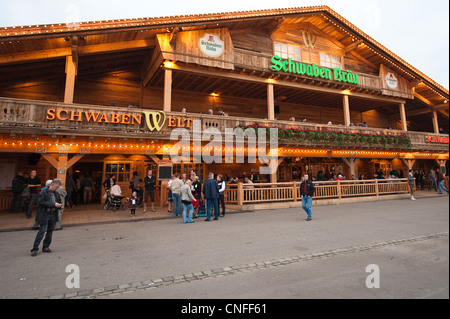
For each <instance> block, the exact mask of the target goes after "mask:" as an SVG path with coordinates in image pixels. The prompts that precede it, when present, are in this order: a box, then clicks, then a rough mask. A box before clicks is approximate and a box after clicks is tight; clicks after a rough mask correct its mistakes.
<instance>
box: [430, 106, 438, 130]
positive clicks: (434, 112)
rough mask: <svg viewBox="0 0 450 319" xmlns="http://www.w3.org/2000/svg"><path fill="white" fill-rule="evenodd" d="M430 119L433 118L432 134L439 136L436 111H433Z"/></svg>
mask: <svg viewBox="0 0 450 319" xmlns="http://www.w3.org/2000/svg"><path fill="white" fill-rule="evenodd" d="M432 117H433V129H434V133H436V134H439V122H438V115H437V111H436V110H433V112H432Z"/></svg>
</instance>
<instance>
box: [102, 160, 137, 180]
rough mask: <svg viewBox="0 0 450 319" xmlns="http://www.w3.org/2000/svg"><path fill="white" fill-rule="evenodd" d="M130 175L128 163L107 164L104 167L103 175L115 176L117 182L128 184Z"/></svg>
mask: <svg viewBox="0 0 450 319" xmlns="http://www.w3.org/2000/svg"><path fill="white" fill-rule="evenodd" d="M130 174H131V164H129V163H108V164H106V166H105V175H109V176H111V175H116V181H117V182H129V181H130Z"/></svg>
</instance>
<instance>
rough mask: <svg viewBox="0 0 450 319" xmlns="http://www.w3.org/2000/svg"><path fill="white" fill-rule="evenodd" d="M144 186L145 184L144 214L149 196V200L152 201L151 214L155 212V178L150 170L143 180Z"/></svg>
mask: <svg viewBox="0 0 450 319" xmlns="http://www.w3.org/2000/svg"><path fill="white" fill-rule="evenodd" d="M144 184H145V192H144V213H145V212H146V211H147V201H148V196H150V199H151V200H152V212H154V211H155V185H156V178H155V176H153V175H152V170H151V169H149V170H148V171H147V176H145V178H144Z"/></svg>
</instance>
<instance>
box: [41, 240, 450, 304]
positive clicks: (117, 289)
mask: <svg viewBox="0 0 450 319" xmlns="http://www.w3.org/2000/svg"><path fill="white" fill-rule="evenodd" d="M448 234H449V233H448V232H446V233H439V234H430V235H425V236H417V237H411V238H403V239H395V240H388V241H383V242H378V243H373V244H368V245H361V246H353V247H345V248H341V249H333V250H328V251H323V252H318V253H314V254H309V255H301V256H290V257H285V258H278V259H272V260H267V261H261V262H256V263H250V264H244V265H235V266H230V267H224V268H217V269H209V270H203V271H199V272H194V273H189V274H182V275H174V276H169V277H164V278H156V279H150V280H144V281H138V282H132V283H125V284H121V285H114V286H108V287H102V288H96V289H91V290H83V291H78V292H72V293H67V294H64V295H55V296H49V297H45V299H86V298H87V299H90V298H97V297H102V296H110V297H114V296H118V295H120V294H128V293H134V292H138V291H139V290H149V289H156V288H158V287H166V286H169V285H173V284H178V283H183V282H184V283H186V282H192V281H196V280H204V279H208V278H214V277H222V276H231V275H234V274H238V273H246V272H250V271H257V270H262V269H267V268H273V267H277V266H280V265H289V264H293V263H298V262H302V261H309V260H317V259H324V258H332V257H334V256H340V255H345V254H352V253H358V252H362V251H367V250H372V249H377V248H382V247H388V246H394V245H401V244H405V243H414V242H421V241H426V240H430V239H435V238H442V237H448Z"/></svg>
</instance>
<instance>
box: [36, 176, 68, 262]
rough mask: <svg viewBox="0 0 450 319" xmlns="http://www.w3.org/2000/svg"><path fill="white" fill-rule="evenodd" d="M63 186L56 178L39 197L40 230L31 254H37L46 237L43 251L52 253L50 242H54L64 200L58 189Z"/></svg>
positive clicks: (38, 215) (37, 217) (38, 216)
mask: <svg viewBox="0 0 450 319" xmlns="http://www.w3.org/2000/svg"><path fill="white" fill-rule="evenodd" d="M60 186H61V181H60V180H59V179H54V180H53V181H52V182H51V184H50V186H49V187H48V188H47V189H45V190H43V191H41V192H40V193H39V195H38V197H37V206H38V208H37V216H36V221H37V222H38V224H39V226H40V227H39V231H38V233H37V234H36V238H35V240H34V244H33V248H32V249H31V256H33V257H34V256H37V252H38V250H39V245H40V243H41V241H42V238H44V234H45V239H44V244H43V247H42V251H43V252H45V253H50V252H51V250H50V248H49V247H50V244H51V243H52V236H53V230H54V229H55V225H56V222H57V221H58V209H59V208H61V207H62V201H61V197H60V195H59V193H58V192H57V191H56V190H57V189H58V188H59V187H60Z"/></svg>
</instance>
